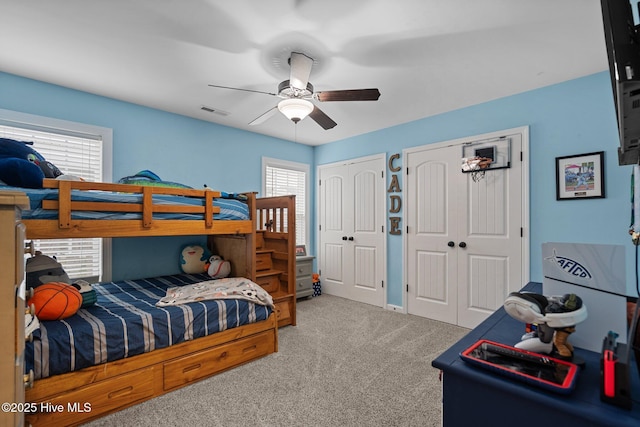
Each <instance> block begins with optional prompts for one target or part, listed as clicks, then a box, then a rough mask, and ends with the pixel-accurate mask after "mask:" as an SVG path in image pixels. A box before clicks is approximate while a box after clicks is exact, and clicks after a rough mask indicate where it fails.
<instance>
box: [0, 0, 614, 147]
mask: <svg viewBox="0 0 640 427" xmlns="http://www.w3.org/2000/svg"><path fill="white" fill-rule="evenodd" d="M0 11H1V12H0V13H1V16H2V19H1V22H2V23H1V24H0V70H1V71H5V72H8V73H12V74H17V75H21V76H25V77H29V78H33V79H37V80H41V81H45V82H49V83H54V84H57V85H61V86H65V87H69V88H74V89H78V90H82V91H86V92H90V93H94V94H98V95H104V96H107V97H111V98H116V99H120V100H123V101H127V102H132V103H135V104H140V105H145V106H149V107H153V108H157V109H160V110H165V111H170V112H173V113H177V114H182V115H185V116H191V117H195V118H198V119H202V120H207V121H211V122H215V123H220V124H222V125H226V126H231V127H235V128H240V129H246V130H249V131H252V132H258V133H261V134H265V135H271V136H274V137H278V138H283V139H288V140H297V141H298V142H301V143H304V144H309V145H319V144H324V143H327V142H332V141H337V140H340V139H344V138H348V137H351V136H355V135H360V134H364V133H367V132H371V131H375V130H378V129H382V128H387V127H390V126H394V125H398V124H402V123H406V122H409V121H413V120H416V119H420V118H423V117H428V116H432V115H435V114H439V113H442V112H446V111H451V110H455V109H458V108H462V107H466V106H469V105H474V104H478V103H482V102H485V101H489V100H492V99H497V98H501V97H504V96H509V95H512V94H516V93H520V92H524V91H528V90H532V89H536V88H540V87H543V86H547V85H551V84H555V83H559V82H563V81H567V80H571V79H574V78H577V77H582V76H585V75H589V74H593V73H596V72H600V71H603V70H606V69H607V57H606V48H605V44H604V38H603V35H602V18H601V12H600V1H599V0H482V1H480V0H189V1H181V0H110V1H104V0H56V1H51V0H29V1H16V0H0ZM291 51H299V52H300V51H301V52H302V53H305V54H307V55H308V56H311V57H313V58H314V65H313V69H312V71H311V77H310V82H311V83H312V84H313V85H314V87H315V90H316V91H322V90H337V89H358V88H370V87H377V88H379V89H380V92H381V94H382V95H381V97H380V100H379V101H377V102H372V101H356V102H324V103H319V102H316V101H314V102H316V104H317V105H318V107H320V108H321V109H322V110H323V111H324V112H325V113H326V114H327V115H329V116H330V117H331V118H332V119H333V120H335V121H336V122H337V123H338V125H337V126H336V127H335V128H333V129H330V130H323V129H322V128H321V127H320V126H318V125H317V124H316V123H315V122H314V121H312V120H311V119H309V118H307V119H305V120H303V121H302V122H300V123H299V124H298V125H297V129H295V126H296V125H294V124H293V122H291V121H288V120H287V119H286V118H285V117H284V116H283V115H281V114H276V115H274V116H273V117H272V118H271V119H269V120H268V121H266V122H265V123H263V124H261V125H258V126H248V123H249V122H250V121H252V120H253V119H255V118H256V117H258V116H260V115H261V114H262V113H264V112H265V111H267V110H268V109H270V108H272V107H273V106H275V105H276V104H277V101H278V100H279V98H276V97H272V96H269V95H264V94H258V93H250V92H243V91H233V90H225V89H216V88H211V87H209V86H208V84H215V85H222V86H231V87H237V88H243V89H251V90H258V91H265V92H276V91H277V85H278V83H279V82H281V81H283V80H286V79H288V77H289V68H288V65H287V62H286V60H287V58H288V55H289V53H290V52H291ZM202 106H207V107H211V108H213V109H216V110H222V111H224V112H226V113H228V115H219V114H216V113H207V112H204V111H202V110H201V107H202Z"/></svg>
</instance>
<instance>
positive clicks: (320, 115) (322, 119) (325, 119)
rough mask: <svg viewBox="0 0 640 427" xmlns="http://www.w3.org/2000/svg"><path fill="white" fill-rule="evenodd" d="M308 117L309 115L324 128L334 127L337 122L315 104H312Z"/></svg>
mask: <svg viewBox="0 0 640 427" xmlns="http://www.w3.org/2000/svg"><path fill="white" fill-rule="evenodd" d="M309 117H311V118H312V119H313V121H315V122H316V123H317V124H319V125H320V126H322V128H323V129H324V130H327V129H331V128H334V127H336V125H337V123H336V122H334V121H333V120H332V119H331V117H329V116H327V115H326V114H325V113H324V111H322V110H321V109H319V108H318V107H316V106H315V105H314V106H313V111H311V113H310V114H309Z"/></svg>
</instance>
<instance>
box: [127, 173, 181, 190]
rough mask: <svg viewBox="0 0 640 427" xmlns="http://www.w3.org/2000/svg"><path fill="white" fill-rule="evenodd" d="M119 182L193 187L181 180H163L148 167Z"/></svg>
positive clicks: (151, 185) (154, 185)
mask: <svg viewBox="0 0 640 427" xmlns="http://www.w3.org/2000/svg"><path fill="white" fill-rule="evenodd" d="M118 184H133V185H146V186H150V187H168V188H188V189H190V188H193V187H189V186H188V185H185V184H180V183H179V182H172V181H163V180H162V179H160V177H159V176H158V175H156V174H155V173H153V172H151V171H150V170H148V169H145V170H143V171H140V172H138V173H137V174H135V175H131V176H125V177H124V178H120V179H119V180H118Z"/></svg>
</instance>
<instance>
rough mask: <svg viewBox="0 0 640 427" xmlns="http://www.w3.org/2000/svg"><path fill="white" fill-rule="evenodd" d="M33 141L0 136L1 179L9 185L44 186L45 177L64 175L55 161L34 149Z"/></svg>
mask: <svg viewBox="0 0 640 427" xmlns="http://www.w3.org/2000/svg"><path fill="white" fill-rule="evenodd" d="M32 144H33V143H32V142H25V141H16V140H14V139H9V138H0V180H1V181H3V182H4V183H5V184H7V185H11V186H14V187H25V188H42V180H43V178H57V177H58V176H60V175H62V172H61V171H60V169H58V168H57V167H56V166H55V165H54V164H53V163H51V162H48V161H47V160H45V158H44V157H43V156H42V155H41V154H40V153H38V152H37V151H36V150H34V149H33V148H32V147H31V145H32Z"/></svg>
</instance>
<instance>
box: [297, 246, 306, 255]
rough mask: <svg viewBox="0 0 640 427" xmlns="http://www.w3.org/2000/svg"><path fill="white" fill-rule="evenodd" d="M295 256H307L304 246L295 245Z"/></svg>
mask: <svg viewBox="0 0 640 427" xmlns="http://www.w3.org/2000/svg"><path fill="white" fill-rule="evenodd" d="M296 256H307V248H306V247H305V246H304V245H297V246H296Z"/></svg>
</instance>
